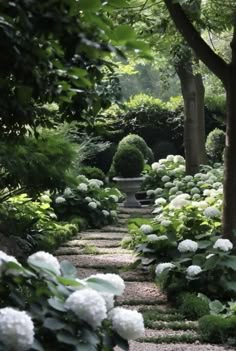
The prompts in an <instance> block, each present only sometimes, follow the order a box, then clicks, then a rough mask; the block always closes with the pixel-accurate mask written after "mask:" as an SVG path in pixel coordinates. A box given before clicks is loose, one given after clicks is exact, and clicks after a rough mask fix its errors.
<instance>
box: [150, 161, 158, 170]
mask: <svg viewBox="0 0 236 351" xmlns="http://www.w3.org/2000/svg"><path fill="white" fill-rule="evenodd" d="M151 167H152V170H153V171H156V170H157V169H158V168H159V163H158V162H154V163H153V164H152V165H151Z"/></svg>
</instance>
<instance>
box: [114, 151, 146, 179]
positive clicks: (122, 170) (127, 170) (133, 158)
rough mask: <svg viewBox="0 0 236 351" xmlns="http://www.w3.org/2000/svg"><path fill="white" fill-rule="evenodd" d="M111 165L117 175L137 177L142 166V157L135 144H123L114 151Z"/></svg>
mask: <svg viewBox="0 0 236 351" xmlns="http://www.w3.org/2000/svg"><path fill="white" fill-rule="evenodd" d="M113 165H114V169H115V173H116V175H117V176H121V177H125V178H129V177H131V178H132V177H138V176H140V174H141V172H142V171H143V168H144V157H143V154H142V153H141V152H140V151H139V150H138V149H137V148H136V147H135V146H133V145H123V146H122V147H119V149H118V151H117V152H116V154H115V156H114V158H113Z"/></svg>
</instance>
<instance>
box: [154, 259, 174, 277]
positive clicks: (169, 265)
mask: <svg viewBox="0 0 236 351" xmlns="http://www.w3.org/2000/svg"><path fill="white" fill-rule="evenodd" d="M174 267H175V265H174V264H173V263H171V262H165V263H159V264H158V265H157V266H156V269H155V273H156V275H157V276H159V275H161V274H162V272H163V271H164V270H166V269H167V270H170V269H172V268H174Z"/></svg>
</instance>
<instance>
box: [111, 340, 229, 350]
mask: <svg viewBox="0 0 236 351" xmlns="http://www.w3.org/2000/svg"><path fill="white" fill-rule="evenodd" d="M129 345H130V349H129V351H235V349H233V348H228V347H224V346H218V345H210V344H204V345H196V344H184V343H180V344H173V343H171V344H165V343H163V344H154V343H141V342H137V341H131V342H130V343H129ZM115 351H121V349H120V348H119V347H116V348H115Z"/></svg>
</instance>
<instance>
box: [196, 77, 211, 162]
mask: <svg viewBox="0 0 236 351" xmlns="http://www.w3.org/2000/svg"><path fill="white" fill-rule="evenodd" d="M194 78H195V85H196V109H197V119H198V146H199V147H198V152H199V163H200V164H201V165H206V164H207V163H208V159H207V153H206V129H205V88H204V85H203V81H202V75H201V74H200V73H197V74H196V75H195V76H194Z"/></svg>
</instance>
